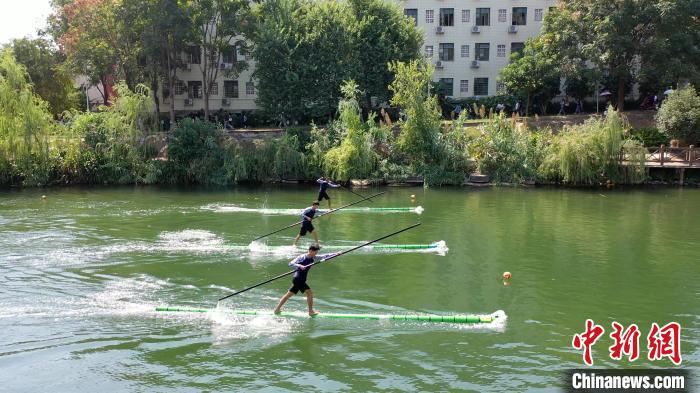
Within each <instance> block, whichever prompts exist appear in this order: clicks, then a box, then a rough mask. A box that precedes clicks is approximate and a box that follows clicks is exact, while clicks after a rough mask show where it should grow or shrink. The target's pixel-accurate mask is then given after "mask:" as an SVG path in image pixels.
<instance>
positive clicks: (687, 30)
mask: <svg viewBox="0 0 700 393" xmlns="http://www.w3.org/2000/svg"><path fill="white" fill-rule="evenodd" d="M698 11H699V9H698V2H697V1H696V0H661V1H637V0H620V1H590V0H570V1H566V2H560V3H559V6H557V7H556V8H553V9H552V10H551V11H550V12H549V13H548V15H547V17H546V18H545V21H544V25H543V28H542V32H543V34H542V38H541V39H542V40H543V41H544V42H545V43H546V46H547V47H548V49H549V53H551V54H552V55H553V56H555V57H556V59H557V61H558V63H559V64H560V65H561V66H562V67H563V72H564V73H565V74H566V73H567V70H566V67H576V68H586V67H588V68H593V69H595V70H597V72H599V73H601V74H607V75H608V78H609V79H610V80H611V81H612V85H611V86H609V87H610V89H611V90H612V91H614V92H615V93H616V96H617V99H616V101H617V106H618V110H623V109H624V100H625V96H626V95H627V92H628V91H629V86H630V85H631V82H636V81H638V80H640V78H642V77H644V76H652V75H653V76H655V77H656V78H658V79H659V80H668V79H673V80H676V81H677V80H680V79H684V78H691V79H693V78H697V75H698V67H697V64H698V53H699V52H698V51H699V49H698V40H697V38H698V32H697V31H698V30H699V27H700V19H699V18H698ZM678 48H688V50H685V49H684V50H680V51H679V50H678Z"/></svg>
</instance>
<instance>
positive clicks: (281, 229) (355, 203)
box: [253, 191, 386, 241]
mask: <svg viewBox="0 0 700 393" xmlns="http://www.w3.org/2000/svg"><path fill="white" fill-rule="evenodd" d="M385 192H386V191H382V192H378V193H376V194H373V195H370V196H368V197H362V199H360V200H359V201H355V202H353V203H348V204H347V205H343V206H341V207H336V208H335V209H333V210H329V211H327V212H325V213H321V214H319V215H318V217H316V218H319V217H323V216H325V215H326V214H331V213H333V212H335V211H338V210H340V209H344V208H346V207H348V206H352V205H357V204H358V203H360V202H363V201H366V200H368V199H371V198H375V197H378V196H380V195H382V194H384V193H385ZM303 222H304V220H301V221H299V222H295V223H294V224H291V225H287V226H286V227H284V228H280V229H278V230H276V231H274V232H270V233H268V234H265V235H262V236H258V237H256V238H255V239H253V241H256V240H260V239H262V238H264V237H268V236H270V235H274V234H275V233H278V232H282V231H284V230H285V229H289V228H292V227H295V226H297V225H299V224H301V223H303Z"/></svg>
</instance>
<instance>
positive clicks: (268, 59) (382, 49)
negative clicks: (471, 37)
mask: <svg viewBox="0 0 700 393" xmlns="http://www.w3.org/2000/svg"><path fill="white" fill-rule="evenodd" d="M255 15H256V23H255V25H254V28H253V29H252V32H251V34H250V37H251V40H252V41H253V42H254V43H255V45H254V49H253V52H252V54H253V57H254V59H255V62H256V64H255V66H256V69H255V77H256V79H257V81H258V103H259V104H260V106H261V107H262V108H263V109H264V110H265V111H267V112H268V113H269V114H270V115H271V116H272V117H274V118H278V117H279V116H283V117H286V118H288V119H290V120H300V119H308V118H330V117H332V116H333V115H334V114H335V113H336V109H337V108H336V107H337V104H338V102H339V100H340V98H341V93H340V86H341V85H342V83H343V81H345V80H351V79H352V80H355V81H357V83H358V85H359V89H360V94H361V97H362V99H361V100H360V101H361V102H362V106H368V104H369V97H371V96H377V97H379V98H386V97H387V96H388V92H387V86H388V84H389V83H390V82H391V78H392V73H391V72H389V70H388V69H387V68H386V64H387V63H388V62H390V61H393V60H404V61H405V60H409V59H415V58H417V57H418V50H419V49H418V48H419V47H420V45H421V42H422V39H421V37H422V33H420V32H419V31H418V30H417V29H416V27H415V26H414V25H413V24H412V22H411V21H410V20H409V19H408V18H406V17H404V16H403V14H402V13H401V11H400V9H399V8H398V7H397V6H396V5H393V4H390V3H389V2H384V1H381V0H352V1H349V2H337V1H332V0H319V1H311V0H270V1H265V2H262V3H261V4H259V5H258V6H257V7H256V8H255Z"/></svg>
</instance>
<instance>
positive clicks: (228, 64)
mask: <svg viewBox="0 0 700 393" xmlns="http://www.w3.org/2000/svg"><path fill="white" fill-rule="evenodd" d="M224 69H225V70H230V69H233V64H232V63H224Z"/></svg>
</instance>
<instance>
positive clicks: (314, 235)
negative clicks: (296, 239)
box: [295, 229, 320, 246]
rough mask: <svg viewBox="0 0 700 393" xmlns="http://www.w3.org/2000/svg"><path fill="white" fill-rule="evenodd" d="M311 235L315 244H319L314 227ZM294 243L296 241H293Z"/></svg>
mask: <svg viewBox="0 0 700 393" xmlns="http://www.w3.org/2000/svg"><path fill="white" fill-rule="evenodd" d="M311 236H313V237H314V241H315V242H316V246H320V244H319V242H318V235H317V234H316V230H315V229H314V230H313V231H312V232H311ZM295 244H296V243H295Z"/></svg>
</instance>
